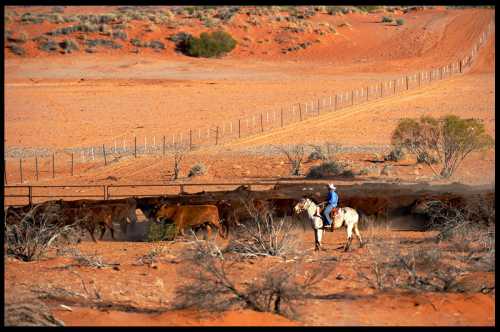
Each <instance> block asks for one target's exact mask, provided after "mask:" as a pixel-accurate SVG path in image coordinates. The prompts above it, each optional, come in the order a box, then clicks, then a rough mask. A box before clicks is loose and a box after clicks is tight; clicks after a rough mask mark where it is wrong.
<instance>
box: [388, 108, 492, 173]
mask: <svg viewBox="0 0 500 332" xmlns="http://www.w3.org/2000/svg"><path fill="white" fill-rule="evenodd" d="M392 144H393V145H394V146H399V147H403V148H406V149H408V151H410V152H412V153H415V154H416V155H420V156H422V155H427V156H429V158H425V159H424V160H423V161H424V162H425V163H426V164H427V165H429V167H430V168H431V169H432V171H433V172H434V174H436V175H439V176H441V177H443V178H448V177H450V176H452V175H453V173H454V172H455V170H456V169H457V168H458V167H459V166H460V164H461V163H462V161H463V160H464V159H465V157H467V155H468V154H469V153H471V152H472V151H476V150H481V149H486V148H489V147H492V146H493V145H494V140H493V138H492V137H491V136H490V135H488V134H487V133H486V132H485V129H484V124H483V123H482V122H481V121H480V120H478V119H461V118H459V117H458V116H456V115H447V116H445V117H442V118H440V119H434V118H432V117H427V116H423V117H422V118H420V121H417V120H414V119H401V120H400V121H399V124H398V126H397V127H396V129H395V130H394V132H393V134H392ZM432 158H435V159H437V160H438V161H439V163H442V169H441V171H439V172H438V171H437V170H436V169H435V168H434V166H433V165H432V162H431V160H432Z"/></svg>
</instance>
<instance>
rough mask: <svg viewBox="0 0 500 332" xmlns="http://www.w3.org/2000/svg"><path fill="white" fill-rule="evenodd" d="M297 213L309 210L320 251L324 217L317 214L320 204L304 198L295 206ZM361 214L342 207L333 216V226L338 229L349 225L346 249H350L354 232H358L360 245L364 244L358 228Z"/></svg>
mask: <svg viewBox="0 0 500 332" xmlns="http://www.w3.org/2000/svg"><path fill="white" fill-rule="evenodd" d="M293 210H294V211H295V213H296V214H299V213H301V212H302V211H304V210H305V211H307V215H308V216H309V220H311V225H312V227H313V229H314V240H315V250H316V251H318V250H320V249H322V248H321V239H322V237H323V231H324V230H323V219H321V217H320V216H318V215H317V213H316V211H317V210H318V205H316V204H315V203H314V202H313V201H312V200H311V199H309V198H302V199H301V200H300V202H298V203H297V204H296V205H295V207H294V208H293ZM358 221H359V214H358V212H356V210H355V209H353V208H350V207H344V208H340V209H339V211H338V213H337V214H336V215H335V217H334V218H333V228H334V229H337V228H340V227H342V226H343V225H345V226H346V227H347V242H346V244H345V245H344V251H347V250H349V247H350V246H351V242H352V233H353V231H354V234H356V237H357V238H358V240H359V245H360V247H362V246H363V240H362V239H361V234H360V233H359V229H358Z"/></svg>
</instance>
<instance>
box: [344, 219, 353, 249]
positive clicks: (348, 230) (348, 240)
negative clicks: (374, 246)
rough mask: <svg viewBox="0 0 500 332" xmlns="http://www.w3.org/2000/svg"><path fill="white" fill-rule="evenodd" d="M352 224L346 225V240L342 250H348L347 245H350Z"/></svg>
mask: <svg viewBox="0 0 500 332" xmlns="http://www.w3.org/2000/svg"><path fill="white" fill-rule="evenodd" d="M352 228H353V227H352V225H347V242H346V244H345V247H344V251H347V250H349V247H350V246H351V241H352Z"/></svg>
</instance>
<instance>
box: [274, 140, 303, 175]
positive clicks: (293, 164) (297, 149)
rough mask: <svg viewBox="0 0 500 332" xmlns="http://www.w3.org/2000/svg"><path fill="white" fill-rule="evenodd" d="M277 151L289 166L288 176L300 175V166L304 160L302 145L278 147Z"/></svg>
mask: <svg viewBox="0 0 500 332" xmlns="http://www.w3.org/2000/svg"><path fill="white" fill-rule="evenodd" d="M277 149H278V151H279V152H280V153H282V154H284V155H285V156H286V158H287V160H288V163H289V164H290V174H291V175H300V166H301V165H302V162H303V161H304V159H305V149H304V145H302V144H296V145H288V146H278V147H277Z"/></svg>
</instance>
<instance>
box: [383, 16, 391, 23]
mask: <svg viewBox="0 0 500 332" xmlns="http://www.w3.org/2000/svg"><path fill="white" fill-rule="evenodd" d="M392 21H393V18H392V17H390V16H384V17H382V23H391V22H392Z"/></svg>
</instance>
